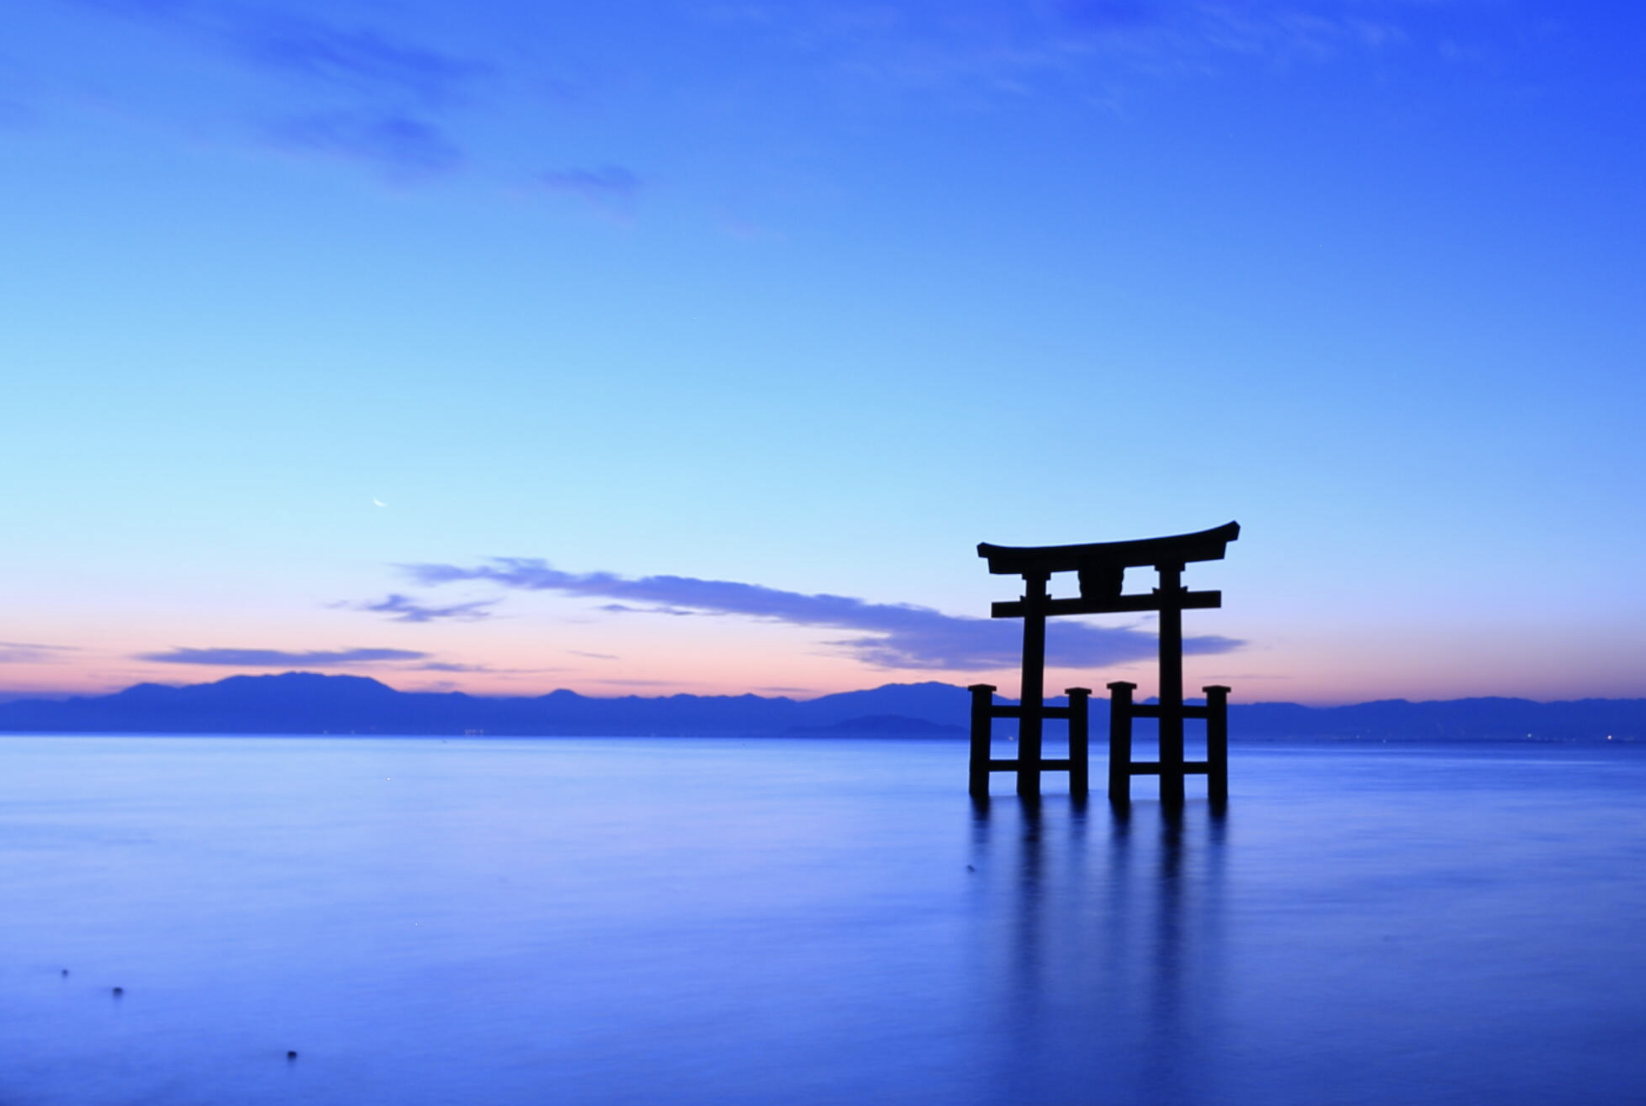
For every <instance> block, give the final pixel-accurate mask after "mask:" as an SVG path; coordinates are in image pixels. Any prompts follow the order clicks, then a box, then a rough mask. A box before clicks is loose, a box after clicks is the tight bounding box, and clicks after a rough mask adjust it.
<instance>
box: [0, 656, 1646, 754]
mask: <svg viewBox="0 0 1646 1106" xmlns="http://www.w3.org/2000/svg"><path fill="white" fill-rule="evenodd" d="M998 701H1000V702H1012V700H1008V699H999V700H998ZM969 702H970V696H969V694H968V693H967V691H966V689H965V688H962V687H956V686H954V685H952V684H944V683H937V682H928V683H917V684H887V685H885V686H884V687H878V688H873V689H871V690H867V691H848V692H843V693H841V694H837V695H825V696H822V697H820V698H817V699H806V700H800V699H790V698H787V697H783V696H774V697H766V696H760V695H667V696H657V697H644V696H637V695H628V696H621V697H615V698H595V697H590V696H585V695H579V694H577V693H576V692H573V691H553V692H550V693H548V694H547V695H541V696H535V697H517V698H499V697H484V696H476V695H467V694H464V693H462V692H423V691H397V690H395V689H394V688H391V687H389V686H387V685H386V684H383V683H380V682H378V681H377V680H373V679H369V678H366V677H362V676H325V675H318V674H315V673H312V672H287V673H284V674H282V675H277V676H231V677H229V678H228V679H225V680H219V681H217V682H215V683H208V684H191V685H187V686H183V687H170V686H166V685H162V684H138V685H136V686H134V687H129V688H127V689H125V690H124V691H120V692H116V693H114V694H111V695H98V696H80V697H75V698H70V699H19V700H15V701H12V702H8V703H0V732H5V733H175V734H201V733H210V734H321V733H332V734H349V733H359V734H482V733H483V734H496V735H520V736H526V735H541V736H556V735H561V736H589V737H595V736H646V735H657V736H676V735H678V736H725V737H745V736H746V737H753V736H775V735H785V734H789V735H794V734H805V735H812V736H830V735H834V736H864V735H884V736H905V737H961V736H964V734H965V732H966V725H967V718H968V714H969V709H970V708H969ZM1051 702H1054V703H1060V702H1061V700H1052V701H1051ZM1108 706H1109V704H1108V701H1107V700H1105V699H1099V698H1094V699H1093V700H1092V719H1091V726H1092V735H1093V741H1094V744H1101V743H1102V741H1103V740H1104V734H1105V733H1106V732H1107V726H1108ZM997 725H1003V726H1010V723H1009V722H1004V723H997ZM1141 725H1142V724H1140V733H1141V732H1142V731H1141ZM1229 730H1230V736H1231V739H1232V740H1236V741H1239V740H1242V739H1254V738H1263V739H1283V738H1314V739H1331V740H1357V739H1358V740H1374V741H1375V740H1384V741H1390V740H1393V741H1471V740H1499V741H1502V740H1512V741H1525V740H1528V739H1530V740H1534V741H1540V740H1542V741H1605V740H1608V739H1612V740H1616V741H1640V740H1646V699H1580V700H1573V701H1566V702H1553V703H1541V702H1535V701H1532V700H1529V699H1507V698H1483V699H1450V700H1441V701H1429V702H1408V701H1407V700H1404V699H1387V700H1380V701H1377V702H1371V703H1358V704H1355V705H1352V706H1335V707H1310V706H1302V705H1299V704H1296V703H1239V702H1238V701H1237V702H1235V703H1231V704H1230V707H1229ZM1007 732H1009V731H1007ZM1054 732H1055V731H1054Z"/></svg>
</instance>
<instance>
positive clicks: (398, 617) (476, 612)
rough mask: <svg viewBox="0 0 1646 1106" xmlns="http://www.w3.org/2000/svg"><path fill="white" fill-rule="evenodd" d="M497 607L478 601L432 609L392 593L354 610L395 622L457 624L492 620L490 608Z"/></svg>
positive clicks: (490, 603) (409, 597)
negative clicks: (373, 613)
mask: <svg viewBox="0 0 1646 1106" xmlns="http://www.w3.org/2000/svg"><path fill="white" fill-rule="evenodd" d="M495 605H496V600H477V601H475V602H472V603H453V604H452V605H450V606H447V607H431V606H427V605H425V604H422V603H419V602H417V601H416V600H414V599H412V598H411V596H409V595H400V594H398V593H391V594H390V595H389V597H388V598H387V599H384V600H382V601H380V602H377V603H360V604H358V605H356V606H355V607H354V609H355V610H358V611H375V612H377V613H379V614H389V615H393V616H394V618H393V621H395V622H440V621H444V620H448V619H450V620H453V621H457V622H477V621H479V620H480V619H482V618H490V617H491V610H490V608H491V607H493V606H495Z"/></svg>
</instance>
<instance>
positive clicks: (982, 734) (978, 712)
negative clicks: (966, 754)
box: [966, 684, 994, 796]
mask: <svg viewBox="0 0 1646 1106" xmlns="http://www.w3.org/2000/svg"><path fill="white" fill-rule="evenodd" d="M966 690H967V691H970V692H971V693H972V766H971V767H972V774H971V786H970V791H971V793H972V794H973V795H979V796H983V795H987V794H988V793H989V756H990V750H989V736H990V734H989V723H990V721H991V719H992V718H993V716H992V715H991V714H990V713H989V712H990V709H991V708H992V707H993V706H994V685H993V684H973V685H972V686H971V687H969V688H967V689H966Z"/></svg>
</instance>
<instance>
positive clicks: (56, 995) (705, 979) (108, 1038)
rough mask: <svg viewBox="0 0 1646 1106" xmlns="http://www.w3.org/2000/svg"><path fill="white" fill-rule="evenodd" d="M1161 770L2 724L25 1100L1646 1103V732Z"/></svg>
mask: <svg viewBox="0 0 1646 1106" xmlns="http://www.w3.org/2000/svg"><path fill="white" fill-rule="evenodd" d="M1103 771H1104V769H1103V765H1102V763H1101V759H1099V761H1098V763H1096V764H1095V765H1094V770H1093V779H1094V781H1101V780H1102V779H1103ZM1050 778H1051V779H1052V780H1053V781H1054V782H1052V783H1051V784H1050V787H1051V789H1052V790H1053V791H1055V790H1056V789H1057V788H1059V787H1061V785H1062V784H1061V777H1050ZM1151 782H1152V781H1146V780H1139V781H1137V782H1136V784H1135V785H1134V786H1135V788H1136V794H1137V796H1138V800H1137V801H1136V802H1134V803H1133V805H1132V809H1131V811H1130V814H1129V816H1128V817H1125V818H1117V817H1115V816H1114V814H1113V813H1112V812H1111V810H1110V808H1109V806H1108V804H1107V802H1106V801H1105V800H1103V799H1102V798H1101V797H1095V796H1094V798H1093V800H1092V801H1091V802H1090V803H1089V804H1083V805H1080V804H1074V803H1072V802H1071V801H1070V799H1069V798H1068V796H1067V795H1064V794H1056V793H1052V794H1048V795H1047V796H1046V798H1045V799H1043V800H1042V801H1041V802H1040V803H1039V804H1038V805H1036V806H1032V807H1025V806H1024V805H1023V804H1022V803H1020V802H1019V801H1018V799H1017V798H1016V797H1015V796H1014V795H1012V794H1010V786H1011V784H1010V780H1009V778H1008V777H1007V776H1004V775H1002V776H999V777H997V779H996V781H995V787H996V790H997V794H996V795H995V796H994V797H993V798H992V799H991V800H990V801H989V802H988V803H987V804H984V805H983V806H981V807H979V806H974V804H973V803H972V801H971V800H970V799H969V798H968V797H967V795H966V749H965V746H964V743H963V742H950V741H927V742H920V741H868V740H861V741H860V740H838V739H837V740H823V739H818V740H800V739H769V740H748V741H736V740H703V739H601V740H576V739H488V738H450V739H440V738H403V739H402V738H321V737H292V738H265V737H187V738H184V737H175V738H172V737H118V738H116V737H5V738H0V881H3V882H0V892H3V894H4V903H5V906H4V908H3V909H0V1104H4V1106H57V1104H64V1106H70V1104H72V1106H85V1104H105V1103H146V1104H155V1106H170V1104H174V1103H175V1104H200V1106H224V1104H234V1106H242V1104H251V1106H256V1104H262V1103H271V1104H272V1103H281V1104H287V1103H305V1104H319V1106H327V1104H338V1106H342V1104H348V1106H357V1104H364V1103H378V1102H382V1103H395V1104H397V1106H419V1104H434V1103H441V1104H446V1103H457V1102H475V1103H484V1104H488V1106H511V1104H522V1106H524V1104H534V1106H535V1104H543V1103H552V1104H560V1106H583V1104H589V1106H608V1104H619V1103H622V1104H635V1106H641V1104H646V1106H650V1104H687V1106H689V1104H699V1103H701V1104H714V1106H739V1104H749V1106H755V1104H760V1106H768V1104H771V1106H776V1104H783V1106H807V1104H825V1103H828V1104H834V1103H840V1104H845V1103H852V1104H867V1106H882V1104H892V1103H941V1104H945V1106H968V1104H976V1106H985V1104H987V1106H994V1104H1007V1103H1013V1104H1016V1103H1025V1104H1030V1103H1032V1104H1054V1106H1055V1104H1062V1103H1081V1104H1091V1103H1137V1104H1140V1106H1141V1104H1150V1106H1171V1104H1178V1103H1184V1104H1214V1103H1216V1104H1224V1103H1227V1104H1231V1106H1233V1104H1240V1106H1267V1104H1289V1103H1296V1104H1298V1106H1330V1104H1340V1103H1341V1104H1350V1103H1355V1104H1358V1103H1365V1104H1368V1106H1370V1104H1377V1106H1387V1104H1389V1103H1402V1104H1412V1103H1417V1104H1430V1103H1456V1104H1469V1106H1480V1104H1491V1106H1512V1104H1519V1103H1525V1104H1528V1106H1531V1104H1537V1106H1546V1104H1549V1103H1556V1102H1558V1103H1563V1104H1570V1103H1597V1104H1609V1103H1618V1104H1623V1103H1638V1102H1641V1101H1646V748H1642V747H1639V746H1622V745H1594V746H1551V745H1526V746H1514V747H1510V746H1490V747H1458V746H1452V747H1437V746H1429V747H1423V746H1406V745H1370V746H1354V745H1336V746H1303V745H1256V746H1253V745H1240V744H1237V745H1236V746H1235V747H1234V748H1233V750H1232V751H1231V800H1230V803H1229V806H1228V809H1227V813H1226V814H1225V815H1223V816H1221V817H1214V816H1213V815H1212V814H1211V812H1210V811H1208V809H1207V807H1206V804H1205V802H1204V799H1203V794H1204V791H1203V788H1204V783H1203V781H1201V780H1198V779H1197V780H1191V782H1190V794H1191V801H1190V804H1189V806H1188V808H1187V809H1186V810H1185V811H1184V812H1183V813H1182V814H1181V815H1180V816H1177V817H1169V816H1167V815H1166V814H1165V813H1164V812H1163V811H1162V810H1161V809H1160V807H1159V806H1158V805H1157V804H1156V803H1155V802H1154V801H1153V799H1152V798H1151V797H1150V796H1149V794H1148V785H1149V783H1151ZM1197 788H1199V789H1201V790H1197ZM65 970H66V971H67V974H66V975H65V974H64V971H65ZM116 987H119V988H121V989H122V992H123V993H122V994H120V995H119V996H116V995H115V994H114V992H113V988H116ZM288 1050H295V1051H296V1052H297V1054H298V1055H297V1057H296V1058H295V1059H288V1058H287V1052H288Z"/></svg>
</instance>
